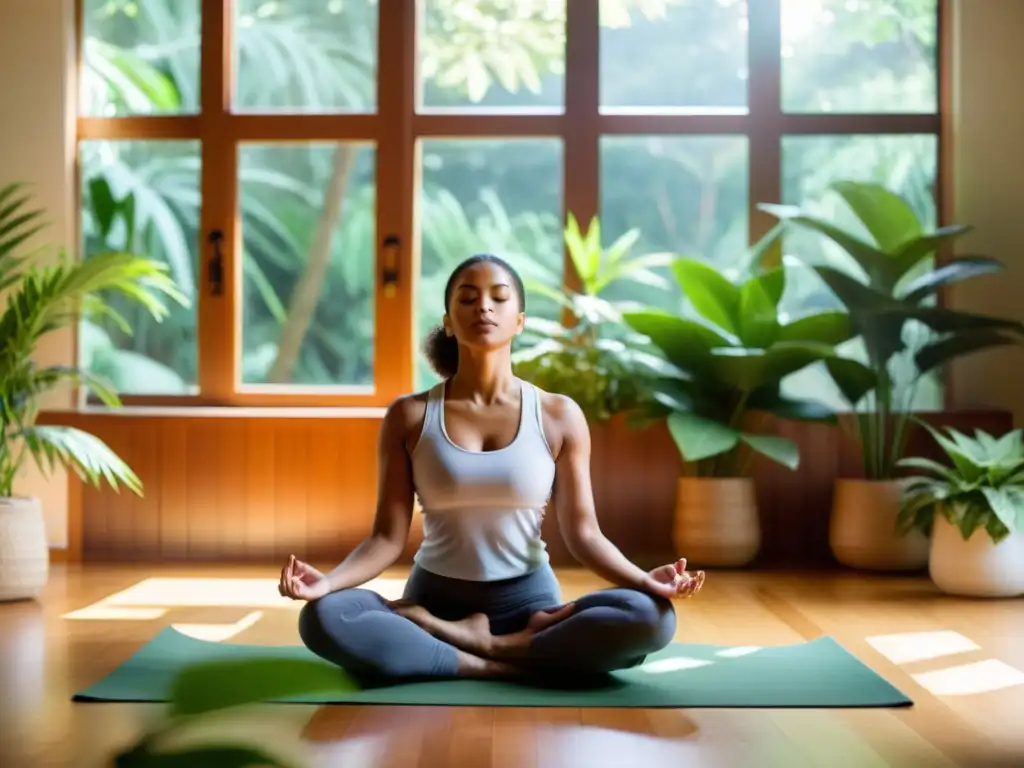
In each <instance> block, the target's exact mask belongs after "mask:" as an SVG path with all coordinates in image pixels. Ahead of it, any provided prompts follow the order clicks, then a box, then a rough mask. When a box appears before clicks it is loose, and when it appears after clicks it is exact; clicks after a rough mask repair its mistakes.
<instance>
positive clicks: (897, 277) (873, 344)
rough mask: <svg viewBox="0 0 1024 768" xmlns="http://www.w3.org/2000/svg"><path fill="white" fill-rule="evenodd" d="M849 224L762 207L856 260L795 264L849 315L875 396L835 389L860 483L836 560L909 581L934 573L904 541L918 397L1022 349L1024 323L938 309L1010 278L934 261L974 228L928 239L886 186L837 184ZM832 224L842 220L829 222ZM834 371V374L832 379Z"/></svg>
mask: <svg viewBox="0 0 1024 768" xmlns="http://www.w3.org/2000/svg"><path fill="white" fill-rule="evenodd" d="M830 191H831V193H833V194H835V195H838V196H839V199H841V200H842V202H843V203H844V210H845V211H847V212H848V216H852V219H851V222H852V223H849V222H840V221H839V220H838V219H839V216H838V215H837V216H835V217H821V216H817V215H815V213H814V211H813V210H812V209H810V208H800V207H796V206H785V205H774V204H771V205H770V204H762V205H760V206H759V207H760V208H761V209H762V210H764V211H766V212H768V213H770V214H772V215H774V216H776V217H777V218H778V219H780V221H781V222H782V223H783V226H785V227H787V228H789V227H799V228H801V229H804V230H807V231H811V232H815V233H818V234H820V235H823V236H824V237H825V238H826V239H827V240H828V241H831V242H832V243H834V244H836V245H838V246H839V247H840V249H841V252H845V254H847V255H848V257H849V260H850V263H849V264H838V263H829V260H828V259H827V258H825V259H823V258H821V254H819V253H815V254H794V255H795V257H796V258H799V259H805V260H806V261H807V266H809V267H810V268H811V269H812V270H813V271H814V272H816V273H817V275H818V276H819V277H820V278H821V280H822V281H823V282H824V283H825V284H826V285H827V286H828V288H829V289H830V290H831V292H832V293H833V294H834V295H835V297H836V299H837V300H838V302H839V303H840V304H841V305H842V306H843V307H845V309H846V311H847V312H848V313H849V315H850V320H851V325H852V328H853V331H854V334H853V335H854V336H855V337H856V340H855V341H854V342H853V343H854V344H856V345H859V346H861V347H862V349H861V350H857V351H851V352H850V354H851V355H854V354H856V355H857V356H858V357H859V358H860V359H861V361H862V362H863V363H864V365H865V366H866V367H867V368H868V369H869V370H870V371H871V373H872V375H873V377H874V380H875V384H874V386H872V387H870V388H869V389H867V390H864V389H862V388H860V387H856V388H854V389H852V390H848V389H847V388H846V387H845V386H844V382H843V381H841V380H840V379H836V378H835V377H834V376H833V379H834V380H835V383H836V386H837V389H838V390H839V392H840V394H841V395H842V398H843V399H845V400H846V402H847V404H848V405H849V407H850V409H851V411H853V413H852V417H851V419H850V423H852V425H853V430H854V432H855V435H856V438H857V440H858V443H859V446H860V449H861V457H862V464H863V476H862V477H854V478H839V479H838V480H837V481H836V487H835V496H834V501H833V507H832V517H831V522H830V532H829V538H830V545H831V548H832V552H833V555H834V556H835V557H836V559H837V560H838V561H839V562H841V563H843V564H844V565H848V566H851V567H856V568H865V569H872V570H895V571H910V570H920V569H923V568H924V567H925V566H926V565H927V561H928V540H927V539H926V538H925V537H924V536H923V535H922V534H921V533H920V532H919V531H917V530H912V531H910V532H909V533H908V534H907V535H905V536H900V535H898V534H897V532H896V526H895V520H896V516H897V514H898V512H899V505H900V496H901V492H902V481H901V480H900V478H899V471H898V469H897V462H898V461H899V460H900V458H902V456H903V454H904V451H905V447H906V443H907V438H908V434H909V427H910V425H911V418H912V414H913V407H914V400H915V396H916V393H917V390H918V388H919V386H920V384H921V383H922V381H923V380H924V377H925V376H926V375H927V374H929V373H931V372H932V371H935V370H938V369H940V368H941V367H943V366H944V365H946V364H947V363H949V362H950V361H951V360H954V359H956V358H958V357H962V356H964V355H969V354H973V353H976V352H978V351H981V350H984V349H987V348H991V347H995V346H999V345H1005V344H1016V343H1020V341H1021V340H1022V338H1024V323H1020V322H1018V321H1014V320H1006V319H1002V318H998V317H988V316H984V315H977V314H972V313H968V312H960V311H956V310H953V309H949V308H946V307H941V306H937V305H936V302H935V298H936V296H937V295H938V293H939V292H940V291H941V290H943V289H944V288H946V287H947V286H950V285H953V284H956V283H959V282H962V281H964V280H968V279H972V278H975V277H979V276H981V275H988V274H994V273H998V272H1000V271H1002V270H1003V269H1004V266H1003V264H1002V263H1001V262H999V261H997V260H996V259H992V258H987V257H982V256H964V257H958V258H944V259H943V260H942V261H941V262H940V263H937V264H934V265H933V264H931V263H930V261H929V260H930V259H931V258H932V257H933V256H935V254H936V253H938V252H940V251H941V250H943V249H944V248H947V247H949V246H950V245H951V244H952V242H953V241H954V240H956V239H957V238H959V237H961V236H963V235H964V234H966V233H967V232H969V231H970V229H971V227H969V226H967V225H950V226H945V227H941V228H939V229H935V230H931V231H929V230H927V229H926V228H925V226H924V224H923V223H922V222H921V220H920V218H919V217H918V215H917V214H916V213H915V212H914V211H913V209H912V208H911V207H910V205H909V204H908V203H907V202H906V201H905V200H904V199H903V198H902V197H900V196H899V195H897V194H895V193H894V192H892V191H890V190H888V189H886V188H885V187H884V186H882V185H879V184H874V183H870V182H860V181H840V182H836V183H835V184H833V185H832V186H831V188H830ZM833 219H835V220H833ZM831 370H832V369H831V368H830V369H829V371H830V373H831Z"/></svg>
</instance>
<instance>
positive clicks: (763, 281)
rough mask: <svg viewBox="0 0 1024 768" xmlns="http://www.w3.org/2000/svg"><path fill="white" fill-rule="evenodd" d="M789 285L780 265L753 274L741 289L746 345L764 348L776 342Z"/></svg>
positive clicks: (741, 319) (741, 334)
mask: <svg viewBox="0 0 1024 768" xmlns="http://www.w3.org/2000/svg"><path fill="white" fill-rule="evenodd" d="M785 287H786V280H785V272H784V270H782V269H781V268H780V269H771V270H768V271H767V272H765V273H763V274H760V275H757V276H756V277H752V278H750V279H749V280H747V282H745V283H744V284H743V286H742V287H741V288H740V305H739V338H740V341H741V342H742V343H743V344H744V345H745V346H747V347H758V348H762V349H764V348H766V347H770V346H771V345H772V344H773V343H774V342H775V340H776V337H777V336H778V333H779V320H778V317H779V307H778V305H779V300H780V299H781V298H782V293H783V291H784V290H785Z"/></svg>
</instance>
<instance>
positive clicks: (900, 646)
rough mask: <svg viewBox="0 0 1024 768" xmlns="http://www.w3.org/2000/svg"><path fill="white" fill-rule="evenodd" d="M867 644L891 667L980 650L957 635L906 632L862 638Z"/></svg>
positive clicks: (942, 632) (971, 641) (968, 639)
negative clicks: (892, 665) (887, 661)
mask: <svg viewBox="0 0 1024 768" xmlns="http://www.w3.org/2000/svg"><path fill="white" fill-rule="evenodd" d="M865 639H866V640H867V642H868V644H869V645H870V646H871V647H872V648H874V649H875V650H876V651H878V652H879V653H880V654H882V655H883V656H885V658H887V659H888V660H889V661H891V662H892V663H893V664H909V663H911V662H914V661H925V660H927V659H938V658H941V657H943V656H952V655H954V654H957V653H966V652H967V651H978V650H981V646H979V645H978V644H977V643H975V642H974V641H973V640H971V639H970V638H968V637H964V636H963V635H961V634H960V633H959V632H951V631H939V632H907V633H903V634H893V635H875V636H873V637H868V638H865Z"/></svg>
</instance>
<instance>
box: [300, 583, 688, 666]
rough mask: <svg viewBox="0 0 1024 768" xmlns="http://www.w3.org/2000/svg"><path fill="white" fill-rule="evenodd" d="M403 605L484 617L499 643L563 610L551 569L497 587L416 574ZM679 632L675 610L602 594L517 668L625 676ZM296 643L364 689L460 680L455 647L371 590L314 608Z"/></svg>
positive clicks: (442, 614) (305, 613) (542, 639)
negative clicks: (536, 617)
mask: <svg viewBox="0 0 1024 768" xmlns="http://www.w3.org/2000/svg"><path fill="white" fill-rule="evenodd" d="M404 598H405V599H407V600H410V601H412V602H414V603H416V604H418V605H421V606H423V607H424V608H426V609H427V610H428V611H430V612H431V613H432V614H434V615H435V616H437V617H438V618H440V619H444V620H447V621H457V620H459V619H462V618H465V617H466V616H468V615H470V614H473V613H485V614H487V616H488V618H489V619H490V624H491V632H492V633H493V634H495V635H504V634H509V633H512V632H517V631H519V630H521V629H523V628H524V627H525V626H526V622H527V621H528V620H529V618H530V616H531V615H532V614H533V613H535V612H536V611H539V610H541V609H545V608H553V607H556V606H559V605H561V604H562V595H561V589H560V588H559V585H558V580H557V579H556V578H555V574H554V572H553V571H552V570H551V568H550V567H549V566H544V567H542V568H540V569H539V570H537V571H534V572H532V573H530V574H527V575H525V576H520V577H517V578H514V579H507V580H504V581H490V582H476V581H463V580H461V579H450V578H446V577H444V576H438V575H436V574H434V573H431V572H429V571H426V570H424V569H423V568H420V567H419V566H415V567H414V568H413V570H412V573H411V575H410V576H409V580H408V581H407V582H406V586H405V593H404ZM675 630H676V616H675V611H674V610H673V608H672V603H671V602H670V601H668V600H665V599H663V598H659V597H654V596H651V595H648V594H647V593H645V592H640V591H638V590H635V589H622V588H616V589H605V590H601V591H598V592H592V593H590V594H588V595H584V596H583V597H581V598H580V599H578V600H576V601H575V609H574V611H573V613H572V614H571V615H570V616H569V617H567V618H565V619H563V620H562V621H560V622H558V623H557V624H554V625H553V626H551V627H549V628H547V629H545V630H543V631H542V632H539V633H537V634H536V635H534V636H533V638H532V640H531V643H530V648H529V653H528V656H527V657H526V659H523V660H521V661H520V662H519V663H521V664H523V665H524V666H527V667H529V668H534V669H536V670H537V671H541V670H546V671H547V672H550V673H553V674H555V675H558V674H559V673H565V674H567V675H570V676H573V677H577V676H580V675H583V676H586V675H588V674H602V673H607V672H611V671H614V670H616V669H626V668H629V667H633V666H636V665H638V664H640V663H642V662H643V660H644V659H645V658H646V656H647V655H648V654H650V653H653V652H654V651H657V650H660V649H661V648H664V647H665V646H666V645H668V644H669V643H670V642H671V641H672V637H673V635H675ZM299 635H300V636H301V638H302V641H303V643H305V644H306V647H308V648H309V649H310V650H311V651H313V653H315V654H317V655H318V656H320V657H321V658H323V659H326V660H328V661H330V662H333V663H334V664H338V665H339V666H342V667H344V668H345V669H346V671H348V672H349V673H351V674H353V675H354V676H356V677H357V678H361V679H362V680H363V681H364V682H377V681H383V682H387V681H395V680H423V679H437V678H452V677H456V676H457V670H458V657H457V653H456V649H455V648H454V647H453V646H451V645H449V644H448V643H445V642H443V641H441V640H438V639H437V638H435V637H433V636H432V635H430V634H429V633H428V632H426V631H425V630H423V629H422V628H420V627H419V626H417V625H416V624H414V623H413V622H412V621H410V620H408V619H406V618H404V617H402V616H399V615H398V614H396V613H395V612H394V611H392V610H391V609H390V608H389V607H388V605H387V602H386V601H385V600H384V599H383V598H382V597H381V596H380V595H378V594H377V593H376V592H372V591H370V590H366V589H346V590H341V591H339V592H332V593H331V594H329V595H327V596H326V597H323V598H321V599H319V600H316V601H313V602H310V603H307V604H306V605H305V606H303V608H302V611H301V613H300V614H299Z"/></svg>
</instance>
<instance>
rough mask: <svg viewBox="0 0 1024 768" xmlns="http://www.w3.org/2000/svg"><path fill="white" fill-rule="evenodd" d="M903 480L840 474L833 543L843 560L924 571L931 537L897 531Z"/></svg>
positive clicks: (888, 568) (871, 566) (878, 568)
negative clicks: (868, 478)
mask: <svg viewBox="0 0 1024 768" xmlns="http://www.w3.org/2000/svg"><path fill="white" fill-rule="evenodd" d="M901 492H902V484H901V482H900V481H899V480H862V479H846V478H843V479H839V480H836V483H835V496H834V497H833V501H832V517H831V520H830V523H829V545H830V547H831V548H832V554H833V555H834V556H835V558H836V560H838V561H839V562H840V563H842V564H843V565H846V566H849V567H851V568H862V569H865V570H872V571H918V570H920V571H923V570H924V569H925V568H926V567H927V565H928V538H927V537H926V536H925V535H924V534H922V533H920V532H919V531H916V530H915V531H911V532H910V533H908V534H907V535H905V536H901V535H900V534H898V533H897V532H896V517H897V516H898V515H899V511H900V494H901Z"/></svg>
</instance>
